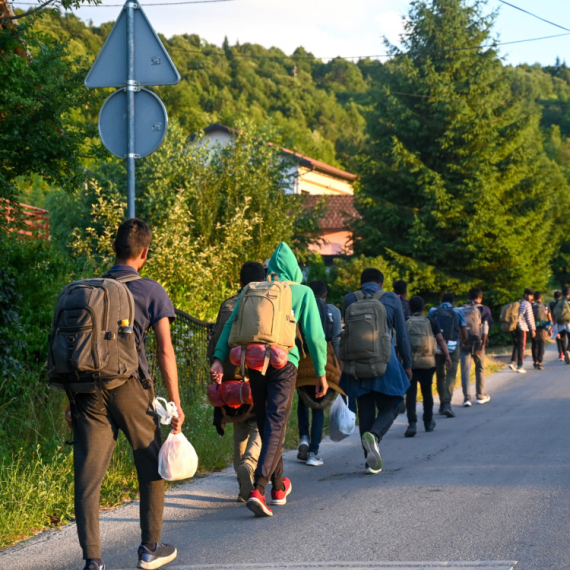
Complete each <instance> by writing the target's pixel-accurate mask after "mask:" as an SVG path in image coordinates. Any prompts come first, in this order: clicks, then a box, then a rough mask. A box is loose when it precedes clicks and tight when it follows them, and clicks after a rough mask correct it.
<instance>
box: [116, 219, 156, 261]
mask: <svg viewBox="0 0 570 570" xmlns="http://www.w3.org/2000/svg"><path fill="white" fill-rule="evenodd" d="M151 240H152V230H151V229H150V226H149V225H148V224H147V223H146V222H143V221H142V220H140V219H139V218H130V219H129V220H126V221H125V222H123V223H122V224H121V225H120V226H119V229H118V230H117V236H116V237H115V253H116V254H117V259H122V260H126V259H136V258H137V257H138V256H139V255H140V254H141V252H142V250H143V249H145V248H147V247H150V242H151Z"/></svg>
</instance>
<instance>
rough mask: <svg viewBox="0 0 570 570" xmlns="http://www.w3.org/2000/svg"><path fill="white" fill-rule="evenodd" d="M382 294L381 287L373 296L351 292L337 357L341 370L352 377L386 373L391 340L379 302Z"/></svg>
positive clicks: (384, 309) (373, 376)
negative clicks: (351, 300) (354, 300)
mask: <svg viewBox="0 0 570 570" xmlns="http://www.w3.org/2000/svg"><path fill="white" fill-rule="evenodd" d="M385 293H386V291H383V290H382V289H381V290H380V291H377V292H376V293H375V294H374V295H365V294H364V293H363V292H362V291H355V292H354V296H355V297H356V302H355V303H352V304H351V305H349V307H348V309H346V314H345V315H344V334H343V335H342V337H341V339H340V359H341V360H342V361H343V363H344V369H343V370H344V372H346V373H347V374H350V375H351V376H355V377H356V378H376V377H377V376H382V375H383V374H384V373H385V372H386V367H387V366H388V361H389V360H390V354H391V352H392V343H391V336H390V331H389V330H388V320H387V318H386V308H385V307H384V305H383V304H382V303H381V302H380V299H381V298H382V297H383V296H384V294H385Z"/></svg>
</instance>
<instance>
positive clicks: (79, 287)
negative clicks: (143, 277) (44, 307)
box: [48, 274, 140, 392]
mask: <svg viewBox="0 0 570 570" xmlns="http://www.w3.org/2000/svg"><path fill="white" fill-rule="evenodd" d="M136 279H140V276H139V275H138V274H137V275H134V274H130V275H126V276H124V277H117V278H112V277H111V276H105V277H100V278H95V279H82V280H81V281H75V282H74V283H70V284H69V285H67V287H65V288H64V289H63V291H62V292H61V293H60V295H59V298H58V300H57V303H56V306H55V312H54V315H53V322H52V329H51V333H50V335H49V355H48V377H49V380H50V382H51V383H52V385H53V386H55V387H56V388H61V389H63V390H65V391H66V392H95V391H96V390H102V389H107V390H110V389H112V388H116V387H117V386H120V385H121V384H123V383H124V382H126V381H127V380H128V379H129V378H130V377H131V376H134V375H135V374H136V372H137V370H138V367H139V357H138V347H137V344H136V341H135V333H134V330H133V325H134V320H135V302H134V299H133V296H132V294H131V292H130V291H129V289H128V288H127V286H126V285H125V283H127V282H129V281H135V280H136Z"/></svg>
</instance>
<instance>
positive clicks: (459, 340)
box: [428, 293, 467, 418]
mask: <svg viewBox="0 0 570 570" xmlns="http://www.w3.org/2000/svg"><path fill="white" fill-rule="evenodd" d="M454 304H455V295H454V294H453V293H444V294H443V295H442V296H441V305H440V306H439V307H437V308H436V307H432V308H431V309H430V310H429V313H428V316H429V317H431V318H434V319H435V320H436V321H437V323H438V326H439V331H440V332H441V334H442V335H443V338H444V340H445V341H446V343H447V351H448V353H449V356H450V359H451V367H448V366H447V365H446V364H447V358H446V356H445V354H444V353H443V352H442V351H441V350H439V349H438V351H437V354H436V355H435V374H436V378H437V393H438V394H439V402H440V403H439V413H440V414H441V415H444V416H447V417H448V418H454V417H455V414H454V413H453V410H452V409H451V398H452V396H453V390H454V389H455V380H456V378H457V369H458V368H459V360H460V350H459V346H460V345H461V344H464V343H465V341H466V340H467V326H466V324H465V313H464V312H463V311H462V310H461V309H459V308H457V307H454V306H453V305H454Z"/></svg>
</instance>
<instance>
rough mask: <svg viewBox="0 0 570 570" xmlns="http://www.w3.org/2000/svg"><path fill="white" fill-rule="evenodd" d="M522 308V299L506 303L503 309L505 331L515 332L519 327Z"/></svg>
mask: <svg viewBox="0 0 570 570" xmlns="http://www.w3.org/2000/svg"><path fill="white" fill-rule="evenodd" d="M520 308H521V303H520V301H514V302H513V303H509V304H508V305H505V306H504V307H503V308H502V309H501V316H500V321H501V330H502V331H504V332H513V331H515V330H516V328H517V324H518V322H519V312H520Z"/></svg>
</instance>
